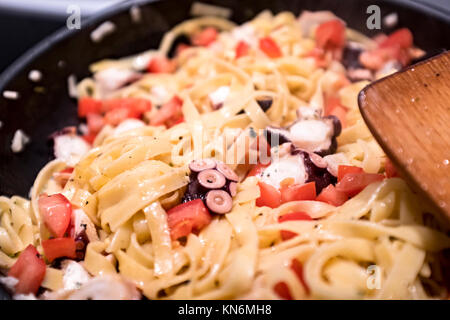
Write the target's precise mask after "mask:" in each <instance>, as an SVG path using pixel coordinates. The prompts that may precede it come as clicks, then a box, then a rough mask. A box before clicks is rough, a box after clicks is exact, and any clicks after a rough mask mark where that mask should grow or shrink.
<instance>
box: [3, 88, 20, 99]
mask: <svg viewBox="0 0 450 320" xmlns="http://www.w3.org/2000/svg"><path fill="white" fill-rule="evenodd" d="M3 98H5V99H9V100H17V99H19V93H18V92H17V91H12V90H5V91H3Z"/></svg>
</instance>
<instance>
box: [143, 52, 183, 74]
mask: <svg viewBox="0 0 450 320" xmlns="http://www.w3.org/2000/svg"><path fill="white" fill-rule="evenodd" d="M175 68H176V65H175V62H174V61H172V60H170V59H168V58H166V57H162V56H161V57H154V58H152V59H151V60H150V62H149V64H148V66H147V71H148V72H150V73H172V72H174V71H175Z"/></svg>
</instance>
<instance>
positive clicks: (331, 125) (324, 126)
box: [265, 115, 342, 156]
mask: <svg viewBox="0 0 450 320" xmlns="http://www.w3.org/2000/svg"><path fill="white" fill-rule="evenodd" d="M341 130H342V127H341V123H340V121H339V119H338V118H337V117H335V116H332V115H330V116H326V117H323V118H316V119H314V118H301V119H299V120H297V121H296V122H294V123H293V124H292V125H291V126H289V127H288V128H275V127H267V128H266V133H265V134H266V137H267V141H268V142H269V144H270V146H271V147H274V146H277V145H282V144H283V143H286V142H291V143H292V144H293V145H294V146H295V147H297V148H300V149H303V150H306V151H308V152H314V153H317V154H318V155H320V156H326V155H328V154H332V153H334V152H336V149H337V141H336V138H337V136H339V134H340V133H341Z"/></svg>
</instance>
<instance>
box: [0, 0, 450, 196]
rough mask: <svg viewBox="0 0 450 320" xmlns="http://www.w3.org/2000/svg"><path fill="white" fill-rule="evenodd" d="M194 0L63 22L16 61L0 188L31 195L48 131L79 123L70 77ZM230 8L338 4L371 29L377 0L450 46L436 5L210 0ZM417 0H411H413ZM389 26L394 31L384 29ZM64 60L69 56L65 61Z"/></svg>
mask: <svg viewBox="0 0 450 320" xmlns="http://www.w3.org/2000/svg"><path fill="white" fill-rule="evenodd" d="M193 2H194V1H193V0H183V1H179V0H170V1H157V2H154V1H148V0H147V1H140V2H139V4H140V5H141V12H142V17H143V22H142V23H140V24H135V23H133V22H132V20H131V16H130V14H129V8H130V7H131V5H132V3H130V2H126V3H124V4H122V5H119V6H117V7H115V8H113V9H111V10H109V11H108V12H106V13H104V14H101V15H99V16H97V17H94V18H91V19H89V20H88V21H86V22H84V23H83V24H82V28H81V30H79V31H78V30H67V29H63V30H60V31H59V32H57V33H56V34H54V35H52V36H50V37H48V38H46V39H44V40H43V41H42V42H41V43H40V44H38V45H37V46H35V47H34V48H32V49H31V50H30V51H28V52H27V53H26V54H25V55H24V56H22V57H21V58H20V59H18V60H17V61H16V62H15V63H14V64H13V65H11V66H10V67H9V68H8V69H7V70H6V71H5V72H4V73H3V74H2V76H1V77H0V93H1V92H3V90H14V91H18V92H19V93H20V98H19V99H18V100H7V99H4V98H3V96H1V95H0V121H2V122H3V126H2V127H1V128H0V194H1V195H7V196H11V195H13V194H19V195H22V196H27V194H28V191H29V189H30V187H31V185H32V183H33V180H34V178H35V177H36V174H37V173H38V171H39V169H41V168H42V167H43V166H44V165H45V163H46V162H48V161H49V160H51V158H52V151H51V148H50V147H49V144H48V136H49V135H50V134H51V133H52V132H54V131H55V130H56V129H59V128H62V127H65V126H68V125H74V124H77V123H78V119H77V117H76V101H75V100H74V99H71V98H69V96H68V92H67V77H68V76H69V75H70V74H75V75H76V77H77V79H82V78H83V77H85V76H87V75H88V65H89V64H90V63H92V62H94V61H97V60H100V59H103V58H118V57H121V56H124V55H129V54H133V53H137V52H140V51H144V50H146V49H148V48H151V47H157V46H158V43H159V41H160V40H161V37H162V35H163V33H164V32H165V31H167V30H169V28H171V27H172V26H174V25H175V24H177V23H179V22H181V21H183V20H185V19H188V18H190V16H189V9H190V7H191V4H192V3H193ZM204 2H210V3H215V4H218V5H222V6H225V7H229V8H231V9H232V10H233V15H232V17H231V18H232V20H234V21H236V22H238V23H242V22H244V21H246V20H249V19H251V18H252V17H254V16H255V14H257V13H258V12H260V11H262V10H264V9H271V10H272V11H274V12H279V11H283V10H290V11H292V12H294V13H295V14H298V13H300V12H301V11H302V10H305V9H307V10H324V9H328V10H332V11H333V12H335V13H336V14H337V15H338V16H340V17H341V18H343V19H344V20H345V21H346V22H347V23H348V25H349V26H350V27H352V28H355V29H357V30H359V31H362V32H364V33H366V34H369V35H373V34H375V33H376V32H378V31H370V30H368V29H367V28H366V19H367V17H368V15H367V14H366V9H367V7H368V6H369V5H372V4H378V5H379V6H380V8H381V12H382V15H385V14H388V13H391V12H397V13H398V15H399V22H400V23H399V25H398V26H397V27H403V26H406V27H409V28H410V29H411V30H412V31H413V34H414V37H415V42H416V44H417V45H418V46H420V47H421V48H424V49H425V50H430V51H435V50H437V49H440V48H445V47H446V48H450V38H449V37H448V35H449V34H450V22H449V21H444V20H443V19H442V20H441V19H439V18H437V17H436V16H432V14H434V15H436V12H437V11H436V10H432V9H427V12H419V11H416V10H414V9H412V8H406V7H400V6H399V5H398V4H394V3H393V1H374V0H367V1H366V0H352V1H349V0H346V1H343V0H277V1H268V0H255V1H252V0H232V1H221V0H214V1H204ZM409 2H411V1H409ZM105 20H110V21H112V22H114V23H115V24H116V26H117V30H116V31H115V32H114V33H113V34H111V35H109V36H107V37H106V38H104V39H103V41H101V42H100V43H93V42H92V41H91V40H90V33H91V31H92V30H94V29H95V28H96V27H97V26H98V25H99V24H100V23H101V22H103V21H105ZM382 31H390V30H382ZM60 61H62V62H63V63H61V62H60ZM32 69H38V70H40V71H42V73H43V75H44V77H43V80H42V82H41V83H40V84H39V85H40V86H43V87H45V93H36V92H35V91H34V89H35V87H36V85H35V84H33V83H32V82H31V81H30V80H29V79H28V72H29V71H30V70H32ZM17 129H22V130H24V132H25V133H26V134H27V135H29V136H30V137H31V143H30V144H28V145H27V146H26V148H25V150H24V151H23V152H21V153H12V151H11V148H10V146H11V139H12V137H13V135H14V132H15V131H16V130H17Z"/></svg>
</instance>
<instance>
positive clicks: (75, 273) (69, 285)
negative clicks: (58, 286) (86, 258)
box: [61, 260, 91, 290]
mask: <svg viewBox="0 0 450 320" xmlns="http://www.w3.org/2000/svg"><path fill="white" fill-rule="evenodd" d="M61 266H62V270H63V272H64V275H63V284H64V289H65V290H77V289H80V288H81V286H82V285H83V284H85V283H87V282H88V281H89V280H90V278H91V277H90V276H89V273H88V272H87V271H86V270H85V269H84V268H83V266H82V265H81V264H79V263H78V262H75V261H72V260H64V261H63V262H62V263H61Z"/></svg>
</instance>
